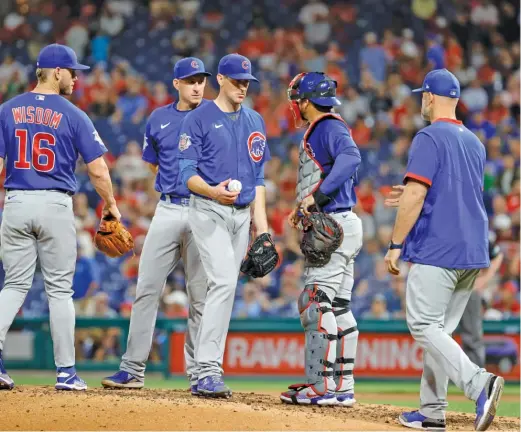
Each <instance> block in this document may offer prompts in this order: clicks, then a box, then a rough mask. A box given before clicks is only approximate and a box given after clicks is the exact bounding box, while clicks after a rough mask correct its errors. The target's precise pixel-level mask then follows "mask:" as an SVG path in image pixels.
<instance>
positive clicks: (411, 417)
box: [398, 411, 445, 431]
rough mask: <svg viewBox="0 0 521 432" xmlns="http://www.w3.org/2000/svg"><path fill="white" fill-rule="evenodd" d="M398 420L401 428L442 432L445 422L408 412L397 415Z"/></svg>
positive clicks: (417, 412)
mask: <svg viewBox="0 0 521 432" xmlns="http://www.w3.org/2000/svg"><path fill="white" fill-rule="evenodd" d="M398 420H399V421H400V423H401V424H402V425H403V426H406V427H409V428H413V429H419V430H429V431H444V430H445V420H440V419H431V418H428V417H425V416H424V415H423V414H421V413H420V411H408V412H403V413H401V414H400V415H399V417H398Z"/></svg>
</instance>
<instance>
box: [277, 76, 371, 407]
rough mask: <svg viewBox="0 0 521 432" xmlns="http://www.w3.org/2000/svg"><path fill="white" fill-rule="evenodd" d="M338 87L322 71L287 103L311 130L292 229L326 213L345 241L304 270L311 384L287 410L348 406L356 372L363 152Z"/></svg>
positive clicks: (294, 84) (303, 148)
mask: <svg viewBox="0 0 521 432" xmlns="http://www.w3.org/2000/svg"><path fill="white" fill-rule="evenodd" d="M336 88H337V83H336V82H335V81H334V80H332V79H331V78H330V77H328V76H327V75H325V74H323V73H319V72H310V73H301V74H299V75H297V76H296V77H295V78H293V80H292V81H291V83H290V85H289V88H288V98H289V101H290V103H291V107H292V111H293V114H294V116H295V119H296V120H297V121H298V122H303V123H304V124H306V125H307V126H308V128H307V130H306V134H305V135H304V138H303V140H302V143H301V145H300V165H299V173H298V183H297V207H296V208H295V209H294V210H293V212H292V213H291V214H290V215H289V223H290V225H291V226H292V227H294V228H297V227H298V226H299V224H300V222H301V217H302V216H304V215H307V214H309V212H310V211H312V210H311V209H312V208H314V209H315V211H320V212H322V213H326V214H329V215H330V216H331V217H332V218H334V219H335V221H336V222H337V223H338V224H339V225H340V226H341V227H342V230H343V233H344V238H343V241H342V243H341V244H340V246H339V247H338V249H337V250H336V251H335V252H333V254H332V256H331V259H330V261H329V262H328V263H327V264H325V265H324V266H312V265H309V266H308V265H306V268H305V273H304V276H305V281H304V284H305V286H304V290H303V291H302V294H301V295H300V297H299V300H298V305H299V311H300V320H301V323H302V326H303V327H304V331H305V334H306V346H305V356H306V357H305V373H306V381H307V382H306V383H304V384H295V385H292V386H290V387H289V390H288V391H286V392H284V393H282V394H281V395H280V398H281V400H282V401H283V402H285V403H293V404H299V405H307V404H315V405H341V406H346V407H350V406H353V405H354V404H355V403H356V400H355V397H354V378H353V368H354V364H355V357H356V349H357V343H358V329H357V325H356V320H355V318H354V316H353V313H352V311H351V307H350V303H351V291H352V289H353V283H354V260H355V257H356V256H357V254H358V252H359V251H360V249H361V247H362V222H361V220H360V218H359V217H358V216H357V215H356V214H355V213H353V212H352V208H353V207H354V206H355V204H356V194H355V189H354V188H355V185H356V173H357V170H358V166H359V165H360V162H361V158H360V152H359V150H358V147H357V146H356V143H355V142H354V140H353V138H352V137H351V134H350V131H349V128H348V127H347V125H346V123H345V122H344V121H343V120H342V118H341V117H340V116H338V115H336V114H334V113H333V107H334V106H337V105H340V101H339V100H338V99H337V98H336Z"/></svg>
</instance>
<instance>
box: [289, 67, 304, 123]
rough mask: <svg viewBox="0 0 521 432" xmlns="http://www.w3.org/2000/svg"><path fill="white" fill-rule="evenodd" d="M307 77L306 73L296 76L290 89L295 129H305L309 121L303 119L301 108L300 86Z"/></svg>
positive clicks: (290, 102)
mask: <svg viewBox="0 0 521 432" xmlns="http://www.w3.org/2000/svg"><path fill="white" fill-rule="evenodd" d="M305 75H306V74H305V73H304V72H303V73H299V74H298V75H296V76H295V77H294V78H293V79H292V80H291V82H290V83H289V87H288V100H289V105H290V107H291V114H293V119H294V120H295V127H297V128H301V127H304V126H306V125H307V124H308V122H307V120H306V119H305V118H304V117H302V112H301V111H300V107H299V101H300V99H302V98H301V96H300V91H299V85H300V82H301V81H302V78H303V77H304V76H305Z"/></svg>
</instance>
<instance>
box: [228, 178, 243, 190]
mask: <svg viewBox="0 0 521 432" xmlns="http://www.w3.org/2000/svg"><path fill="white" fill-rule="evenodd" d="M228 190H229V191H230V192H240V191H241V190H242V183H241V182H240V181H239V180H232V181H231V182H230V183H228Z"/></svg>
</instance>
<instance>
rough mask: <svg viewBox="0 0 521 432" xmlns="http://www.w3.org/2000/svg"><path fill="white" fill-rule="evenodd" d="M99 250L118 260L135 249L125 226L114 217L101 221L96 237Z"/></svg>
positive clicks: (95, 240) (95, 241)
mask: <svg viewBox="0 0 521 432" xmlns="http://www.w3.org/2000/svg"><path fill="white" fill-rule="evenodd" d="M94 243H95V244H96V247H97V248H98V250H100V251H101V252H103V253H104V254H105V255H107V256H109V257H111V258H116V257H120V256H122V255H125V254H126V253H127V252H128V251H130V250H132V249H134V239H133V238H132V235H131V234H130V233H129V232H128V231H127V229H126V228H125V226H124V225H123V224H122V223H121V222H120V221H118V220H117V219H116V218H115V217H113V216H106V217H104V218H103V219H101V222H100V224H99V228H98V231H97V232H96V235H95V236H94Z"/></svg>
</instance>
